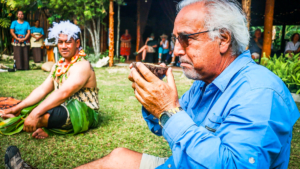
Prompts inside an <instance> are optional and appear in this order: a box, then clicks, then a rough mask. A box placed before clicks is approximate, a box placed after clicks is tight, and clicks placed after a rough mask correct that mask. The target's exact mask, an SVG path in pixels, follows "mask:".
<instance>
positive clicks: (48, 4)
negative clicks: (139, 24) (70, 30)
mask: <svg viewBox="0 0 300 169" xmlns="http://www.w3.org/2000/svg"><path fill="white" fill-rule="evenodd" d="M15 1H16V2H17V5H22V6H26V5H27V6H30V5H37V6H38V8H40V9H45V8H46V9H48V10H49V13H50V17H49V18H48V20H49V22H50V23H52V22H55V21H58V20H67V19H68V20H73V21H74V20H76V21H77V24H78V25H79V26H81V27H84V29H85V28H86V29H87V30H88V32H89V34H90V37H91V39H92V45H93V49H94V53H95V55H99V54H100V31H101V30H100V28H101V24H105V23H103V19H104V17H105V16H106V15H107V11H108V5H109V0H74V1H70V0H15ZM84 32H85V30H84ZM82 40H83V43H82V45H83V47H84V48H85V43H86V39H85V37H84V38H83V39H82Z"/></svg>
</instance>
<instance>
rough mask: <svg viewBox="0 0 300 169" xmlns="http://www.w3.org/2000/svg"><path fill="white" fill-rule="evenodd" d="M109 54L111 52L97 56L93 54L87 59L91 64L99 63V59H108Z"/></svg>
mask: <svg viewBox="0 0 300 169" xmlns="http://www.w3.org/2000/svg"><path fill="white" fill-rule="evenodd" d="M108 52H109V50H107V51H105V52H103V53H100V54H98V55H95V54H94V53H91V54H88V55H87V57H86V59H87V60H88V61H89V62H91V63H97V62H98V61H99V59H102V58H104V57H107V56H108Z"/></svg>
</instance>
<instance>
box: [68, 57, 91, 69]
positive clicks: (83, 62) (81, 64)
mask: <svg viewBox="0 0 300 169" xmlns="http://www.w3.org/2000/svg"><path fill="white" fill-rule="evenodd" d="M90 70H91V65H90V62H89V61H87V60H84V59H82V60H81V61H79V62H76V63H74V64H73V66H72V67H71V68H70V71H84V72H85V71H90Z"/></svg>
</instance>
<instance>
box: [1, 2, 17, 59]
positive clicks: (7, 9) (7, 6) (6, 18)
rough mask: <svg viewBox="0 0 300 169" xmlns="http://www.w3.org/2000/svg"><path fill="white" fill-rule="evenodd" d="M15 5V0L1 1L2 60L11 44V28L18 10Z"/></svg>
mask: <svg viewBox="0 0 300 169" xmlns="http://www.w3.org/2000/svg"><path fill="white" fill-rule="evenodd" d="M14 4H15V1H13V0H8V1H7V0H0V55H1V56H0V58H1V57H2V54H3V53H4V52H5V51H8V49H9V48H8V47H9V45H10V42H11V36H10V33H9V26H10V24H11V21H12V19H13V16H15V14H16V12H17V10H18V9H17V8H15V6H14Z"/></svg>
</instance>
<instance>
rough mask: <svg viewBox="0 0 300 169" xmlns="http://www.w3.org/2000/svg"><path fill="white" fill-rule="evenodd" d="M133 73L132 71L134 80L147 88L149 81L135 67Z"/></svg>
mask: <svg viewBox="0 0 300 169" xmlns="http://www.w3.org/2000/svg"><path fill="white" fill-rule="evenodd" d="M131 73H132V77H133V81H134V82H135V83H136V84H137V85H139V86H140V87H142V88H143V89H144V88H146V85H147V83H148V82H147V81H146V80H145V79H144V78H143V77H142V76H141V75H140V74H139V73H138V72H137V70H136V69H135V68H132V69H131Z"/></svg>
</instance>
